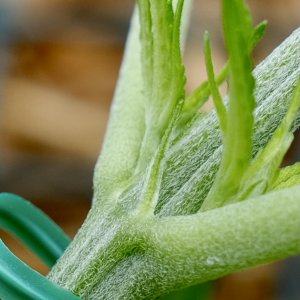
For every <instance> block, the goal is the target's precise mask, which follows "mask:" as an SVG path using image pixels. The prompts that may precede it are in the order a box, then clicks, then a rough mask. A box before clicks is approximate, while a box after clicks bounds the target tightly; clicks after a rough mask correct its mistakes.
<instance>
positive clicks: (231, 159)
mask: <svg viewBox="0 0 300 300" xmlns="http://www.w3.org/2000/svg"><path fill="white" fill-rule="evenodd" d="M223 28H224V36H225V42H226V46H227V50H228V55H229V99H230V100H229V105H228V114H227V120H228V121H227V126H226V134H225V136H224V139H223V141H224V142H223V143H224V150H223V156H222V162H221V165H220V168H219V171H218V174H217V176H216V179H215V182H214V184H213V186H212V188H211V190H210V192H209V194H208V196H207V198H206V199H205V201H204V203H203V206H202V207H201V210H208V209H211V208H215V207H219V206H222V205H224V203H225V201H226V199H229V198H231V197H232V196H233V195H235V194H236V192H237V191H238V189H239V184H240V179H241V177H242V175H243V174H244V172H245V170H246V169H247V167H248V164H249V162H250V159H251V157H252V135H253V124H254V118H253V111H254V106H255V100H254V96H253V92H254V78H253V76H252V60H251V57H250V53H249V50H248V45H249V39H250V37H251V35H252V32H253V28H252V22H251V16H250V13H249V11H248V9H247V7H246V6H245V4H244V2H243V1H242V0H234V1H232V0H223Z"/></svg>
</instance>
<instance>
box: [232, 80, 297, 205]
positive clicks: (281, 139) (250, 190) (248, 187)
mask: <svg viewBox="0 0 300 300" xmlns="http://www.w3.org/2000/svg"><path fill="white" fill-rule="evenodd" d="M299 107H300V80H299V83H298V86H297V87H296V89H295V92H294V95H293V98H292V100H291V103H290V106H289V109H288V111H287V113H286V115H285V117H284V118H283V120H282V122H281V124H280V125H279V126H278V128H277V129H276V131H275V133H274V134H273V136H272V138H271V140H270V141H269V142H268V144H267V145H266V146H265V148H264V149H262V150H261V151H260V152H259V153H258V154H257V155H256V157H255V158H254V159H253V161H252V162H251V164H250V166H249V168H248V170H247V171H246V172H245V174H244V176H243V178H241V185H240V191H239V192H238V193H237V195H236V196H235V197H234V198H233V199H232V200H231V201H230V200H229V201H228V202H235V201H241V200H244V199H246V198H248V197H254V196H257V195H260V194H263V193H265V192H267V191H269V190H271V186H272V185H273V184H274V181H275V179H276V177H277V175H278V172H279V167H280V164H281V162H282V159H283V157H284V155H285V154H286V152H287V150H288V149H289V147H290V145H291V142H292V141H293V134H292V133H291V132H290V129H291V126H292V123H293V121H294V120H295V117H296V114H297V112H298V109H299Z"/></svg>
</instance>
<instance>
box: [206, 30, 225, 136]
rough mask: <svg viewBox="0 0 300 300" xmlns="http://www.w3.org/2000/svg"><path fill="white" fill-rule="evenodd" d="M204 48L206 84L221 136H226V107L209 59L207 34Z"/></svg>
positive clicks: (209, 46)
mask: <svg viewBox="0 0 300 300" xmlns="http://www.w3.org/2000/svg"><path fill="white" fill-rule="evenodd" d="M204 47H205V51H204V52H205V63H206V70H207V76H208V82H209V87H210V91H211V94H212V97H213V101H214V104H215V107H216V111H217V114H218V117H219V120H220V127H221V130H222V133H223V135H225V134H226V126H227V111H226V107H225V105H224V103H223V99H222V96H221V95H220V92H219V90H218V85H217V82H216V79H215V72H214V67H213V62H212V57H211V45H210V38H209V34H208V32H205V34H204Z"/></svg>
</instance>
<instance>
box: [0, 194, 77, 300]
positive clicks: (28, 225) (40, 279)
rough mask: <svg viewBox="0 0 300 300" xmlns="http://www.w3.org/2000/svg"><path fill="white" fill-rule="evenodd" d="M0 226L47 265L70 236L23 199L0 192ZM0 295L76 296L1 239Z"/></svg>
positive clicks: (16, 298) (40, 299)
mask: <svg viewBox="0 0 300 300" xmlns="http://www.w3.org/2000/svg"><path fill="white" fill-rule="evenodd" d="M0 228H1V229H3V230H5V231H7V232H9V233H11V234H14V235H15V236H17V237H18V238H19V239H20V240H21V241H22V242H23V243H24V244H25V245H26V246H28V247H29V248H30V249H31V250H32V251H33V252H34V253H35V254H36V255H37V256H38V257H40V258H41V259H42V260H43V261H44V262H45V263H46V264H47V265H48V266H49V267H52V266H53V265H54V263H55V262H56V260H57V259H58V258H59V257H60V256H61V255H62V253H63V252H64V250H65V249H66V247H67V246H68V244H69V243H70V239H69V237H68V236H67V235H66V234H65V233H64V232H63V231H62V229H61V228H60V227H59V226H57V225H56V224H55V223H54V222H53V221H52V220H51V219H50V218H49V217H48V216H46V215H45V214H44V213H43V212H42V211H41V210H39V209H38V208H36V207H35V206H34V205H32V204H31V203H29V202H28V201H26V200H25V199H23V198H21V197H19V196H16V195H13V194H8V193H0ZM0 298H1V299H4V300H27V299H32V300H33V299H34V300H51V299H53V300H54V299H55V300H57V299H64V300H75V299H79V298H78V297H77V296H75V295H73V294H72V293H71V292H69V291H67V290H65V289H63V288H61V287H59V286H58V285H56V284H55V283H53V282H51V281H49V280H48V279H47V278H46V277H44V276H42V275H41V274H39V273H38V272H36V271H34V270H33V269H31V268H30V267H29V266H27V265H26V264H25V263H23V262H22V261H21V260H20V259H18V258H17V257H16V256H15V255H14V254H12V253H11V251H10V250H9V249H8V248H7V247H6V246H5V245H4V243H3V242H2V240H1V239H0Z"/></svg>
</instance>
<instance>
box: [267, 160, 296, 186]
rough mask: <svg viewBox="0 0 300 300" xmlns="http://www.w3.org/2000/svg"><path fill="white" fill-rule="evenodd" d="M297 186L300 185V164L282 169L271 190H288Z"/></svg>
mask: <svg viewBox="0 0 300 300" xmlns="http://www.w3.org/2000/svg"><path fill="white" fill-rule="evenodd" d="M297 184H300V163H295V164H294V165H292V166H288V167H285V168H283V169H281V170H280V171H279V175H278V177H277V179H276V180H275V182H274V183H273V185H272V187H271V190H281V189H286V188H289V187H292V186H294V185H297Z"/></svg>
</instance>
